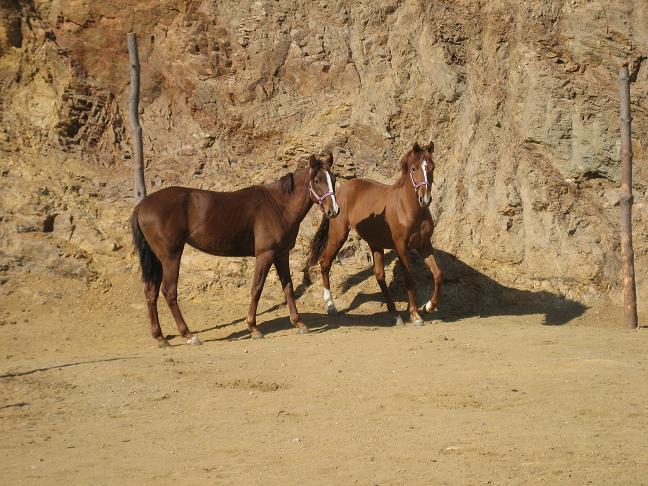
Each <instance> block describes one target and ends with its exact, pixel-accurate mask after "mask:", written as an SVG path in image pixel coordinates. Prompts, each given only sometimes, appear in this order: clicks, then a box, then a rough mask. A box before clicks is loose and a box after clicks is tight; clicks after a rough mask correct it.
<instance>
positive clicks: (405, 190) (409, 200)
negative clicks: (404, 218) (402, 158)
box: [392, 173, 421, 216]
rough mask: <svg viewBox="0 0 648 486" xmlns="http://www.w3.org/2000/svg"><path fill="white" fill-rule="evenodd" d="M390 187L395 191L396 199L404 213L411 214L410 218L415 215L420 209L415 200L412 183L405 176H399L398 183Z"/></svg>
mask: <svg viewBox="0 0 648 486" xmlns="http://www.w3.org/2000/svg"><path fill="white" fill-rule="evenodd" d="M392 187H393V188H394V189H395V190H396V191H397V193H398V198H399V200H400V202H401V204H402V205H403V208H404V209H405V210H406V212H407V213H408V214H412V216H414V215H416V214H417V213H418V212H419V210H420V209H421V207H420V206H419V203H418V201H417V200H416V191H415V190H414V187H413V186H412V181H410V179H409V177H408V176H407V174H406V173H404V174H401V177H400V179H398V182H396V184H394V186H392Z"/></svg>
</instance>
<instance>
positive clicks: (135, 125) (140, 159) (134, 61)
mask: <svg viewBox="0 0 648 486" xmlns="http://www.w3.org/2000/svg"><path fill="white" fill-rule="evenodd" d="M126 38H127V39H128V54H129V57H130V68H131V89H130V96H129V98H128V110H129V118H130V124H131V128H132V129H133V152H134V155H135V159H134V163H135V166H134V169H135V201H136V202H139V201H141V200H142V199H144V198H145V197H146V182H145V181H144V148H143V146H142V127H141V126H140V123H139V94H140V93H139V91H140V65H139V55H138V53H137V37H136V36H135V34H134V33H132V32H129V33H128V34H127V36H126Z"/></svg>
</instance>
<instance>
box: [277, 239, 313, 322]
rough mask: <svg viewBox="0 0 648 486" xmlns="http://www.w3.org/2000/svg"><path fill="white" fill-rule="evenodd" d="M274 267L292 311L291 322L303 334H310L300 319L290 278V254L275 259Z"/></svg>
mask: <svg viewBox="0 0 648 486" xmlns="http://www.w3.org/2000/svg"><path fill="white" fill-rule="evenodd" d="M274 265H275V268H276V269H277V274H278V275H279V280H280V281H281V287H282V288H283V291H284V294H285V295H286V302H287V303H288V309H289V310H290V322H292V324H293V326H295V327H297V328H298V329H299V332H300V333H301V334H308V327H306V325H305V324H304V323H303V322H302V320H301V317H299V312H297V304H296V303H295V293H294V291H293V283H292V278H291V276H290V257H289V255H288V253H287V252H286V253H285V254H283V255H281V256H279V257H277V258H275V260H274Z"/></svg>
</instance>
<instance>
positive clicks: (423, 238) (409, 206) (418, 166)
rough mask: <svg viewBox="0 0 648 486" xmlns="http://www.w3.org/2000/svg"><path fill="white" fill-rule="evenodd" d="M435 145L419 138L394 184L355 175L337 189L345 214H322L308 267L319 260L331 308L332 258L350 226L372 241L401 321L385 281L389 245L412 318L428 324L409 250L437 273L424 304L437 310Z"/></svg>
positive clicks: (380, 277) (379, 274)
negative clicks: (432, 190)
mask: <svg viewBox="0 0 648 486" xmlns="http://www.w3.org/2000/svg"><path fill="white" fill-rule="evenodd" d="M433 151H434V143H430V144H429V145H428V146H427V147H420V146H419V144H418V143H415V144H414V147H413V148H412V150H410V151H409V152H407V153H406V154H405V155H404V156H403V158H402V159H401V176H400V178H399V179H398V181H396V183H394V184H392V185H391V186H388V185H385V184H381V183H379V182H375V181H371V180H368V179H352V180H350V181H349V182H347V183H346V184H344V185H343V186H342V187H341V188H340V189H339V190H338V192H337V196H338V201H339V203H340V207H341V208H342V211H341V213H340V216H339V217H338V218H337V219H335V220H334V221H332V222H329V221H328V219H324V220H322V223H321V224H320V227H319V229H318V230H317V233H316V234H315V236H314V238H313V241H312V242H311V250H310V257H309V260H308V262H307V263H306V267H305V268H304V271H305V272H307V271H308V268H309V267H311V266H313V265H314V264H315V263H316V262H317V261H318V260H319V263H320V268H321V270H322V281H323V284H324V302H325V303H326V307H327V311H328V313H329V314H336V313H337V310H336V308H335V304H334V303H333V297H332V295H331V287H330V282H329V274H330V271H331V263H332V262H333V259H334V258H335V256H336V255H337V254H338V252H339V251H340V248H342V245H344V242H345V241H346V239H347V237H348V235H349V230H350V228H354V229H355V230H356V232H357V233H358V235H360V237H361V238H362V239H363V240H365V241H366V242H367V243H369V247H370V248H371V251H372V253H373V267H374V275H375V276H376V280H377V281H378V285H380V290H382V293H383V295H384V296H385V300H386V301H387V309H388V310H389V312H390V313H392V314H393V315H394V317H395V320H396V324H402V322H403V321H402V319H401V317H400V316H399V315H398V313H397V312H396V306H395V305H394V299H393V298H392V296H391V294H390V292H389V289H388V288H387V285H386V284H385V268H384V251H385V249H388V248H389V249H396V253H397V254H398V258H399V260H400V262H401V264H402V266H403V273H404V274H405V284H406V287H407V296H408V301H409V314H410V319H411V321H412V322H413V323H414V324H417V325H422V324H423V319H421V316H420V315H419V313H418V311H417V309H416V300H415V295H414V282H413V280H412V276H411V272H410V259H409V256H408V253H407V252H408V250H417V251H418V252H419V254H421V256H422V257H423V259H424V260H425V263H426V265H427V266H428V268H429V269H430V271H431V272H432V274H433V275H434V294H433V295H432V298H431V300H428V301H427V303H426V304H425V311H426V312H432V311H433V310H434V309H436V307H437V305H438V303H439V295H440V293H441V283H442V273H441V269H440V268H439V265H438V264H437V262H436V259H435V257H434V251H433V249H432V244H431V242H430V238H431V237H432V231H433V230H434V222H433V221H432V216H431V215H430V210H429V209H428V206H429V205H430V201H431V197H430V188H431V186H432V182H433V173H434V161H433V159H432V153H433Z"/></svg>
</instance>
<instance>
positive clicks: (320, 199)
mask: <svg viewBox="0 0 648 486" xmlns="http://www.w3.org/2000/svg"><path fill="white" fill-rule="evenodd" d="M308 188H309V189H310V192H311V194H312V195H313V196H315V199H316V200H317V204H319V205H320V206H321V205H322V204H324V200H325V199H326V198H327V197H332V196H333V195H334V194H335V193H334V192H333V191H327V192H326V193H324V194H322V195H321V196H320V195H318V194H317V193H316V192H315V189H314V188H313V181H310V183H309V184H308Z"/></svg>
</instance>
